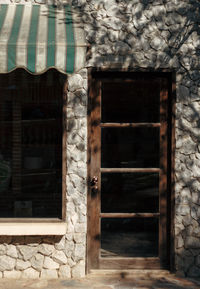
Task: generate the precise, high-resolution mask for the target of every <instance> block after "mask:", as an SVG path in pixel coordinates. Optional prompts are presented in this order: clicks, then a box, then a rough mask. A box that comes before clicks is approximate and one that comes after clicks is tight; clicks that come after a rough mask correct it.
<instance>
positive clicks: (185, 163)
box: [0, 0, 200, 278]
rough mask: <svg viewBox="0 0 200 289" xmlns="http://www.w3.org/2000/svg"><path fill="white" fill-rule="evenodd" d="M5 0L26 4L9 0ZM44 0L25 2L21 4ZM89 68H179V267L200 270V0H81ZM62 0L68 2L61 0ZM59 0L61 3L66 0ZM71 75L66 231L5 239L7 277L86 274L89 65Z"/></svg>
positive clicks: (1, 261) (192, 272)
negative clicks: (61, 234)
mask: <svg viewBox="0 0 200 289" xmlns="http://www.w3.org/2000/svg"><path fill="white" fill-rule="evenodd" d="M4 2H7V3H11V2H20V0H10V1H9V0H5V1H4ZM28 2H37V3H44V2H45V1H44V2H43V1H42V0H35V1H28V0H27V1H24V0H23V1H22V0H21V3H28ZM71 2H72V6H73V7H74V9H77V10H79V11H81V15H82V22H83V23H84V27H85V34H86V40H87V42H88V43H89V44H91V49H90V50H89V53H88V59H87V65H86V68H87V67H101V68H102V67H105V68H108V69H109V68H113V67H115V68H116V69H122V68H131V69H133V70H137V69H138V70H140V69H144V68H145V69H146V70H147V71H148V70H158V69H163V68H164V69H168V70H170V71H173V72H174V73H175V74H176V154H175V220H174V223H175V267H176V270H177V272H179V273H180V274H182V275H185V276H191V277H199V276H200V20H199V19H200V18H199V15H200V2H199V1H198V0H130V1H126V0H109V1H107V0H74V1H71ZM59 3H61V1H59ZM59 3H58V4H59ZM86 68H84V69H82V70H81V71H80V72H78V73H76V74H74V75H72V76H70V77H69V79H68V84H69V85H68V102H67V131H68V133H67V177H66V182H67V225H68V229H67V234H66V236H63V238H61V239H60V240H57V238H56V237H50V236H49V237H45V238H44V237H41V238H38V237H20V238H19V237H18V238H16V237H12V238H10V237H9V238H1V240H0V244H1V245H0V272H1V273H0V276H4V277H10V278H11V277H13V278H19V277H23V278H26V277H30V278H38V277H44V278H49V277H64V278H70V277H71V276H72V277H82V276H84V274H85V259H86V257H85V256H86V253H85V252H86V219H87V217H86V215H87V212H86V201H87V200H86V190H87V188H86V175H87V171H86V168H87V167H86V150H87V69H86Z"/></svg>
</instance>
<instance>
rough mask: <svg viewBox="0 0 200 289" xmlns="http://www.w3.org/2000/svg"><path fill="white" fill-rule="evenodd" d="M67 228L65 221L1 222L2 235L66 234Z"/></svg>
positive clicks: (0, 230) (0, 233)
mask: <svg viewBox="0 0 200 289" xmlns="http://www.w3.org/2000/svg"><path fill="white" fill-rule="evenodd" d="M66 229H67V225H66V223H64V222H53V223H51V222H49V223H47V222H40V223H33V222H31V223H29V222H20V223H18V222H16V223H14V222H2V223H1V222H0V236H33V235H34V236H38V235H39V236H41V235H65V234H66Z"/></svg>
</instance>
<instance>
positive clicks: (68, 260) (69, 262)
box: [67, 258, 76, 268]
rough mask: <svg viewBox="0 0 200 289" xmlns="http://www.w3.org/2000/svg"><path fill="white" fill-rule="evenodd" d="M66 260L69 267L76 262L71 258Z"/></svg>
mask: <svg viewBox="0 0 200 289" xmlns="http://www.w3.org/2000/svg"><path fill="white" fill-rule="evenodd" d="M67 262H68V264H69V266H70V268H72V267H74V266H75V265H76V262H74V261H73V260H72V259H71V258H68V259H67Z"/></svg>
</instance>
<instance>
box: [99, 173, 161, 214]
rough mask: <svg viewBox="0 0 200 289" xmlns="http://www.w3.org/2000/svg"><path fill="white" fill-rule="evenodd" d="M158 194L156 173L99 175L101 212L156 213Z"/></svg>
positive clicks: (157, 175)
mask: <svg viewBox="0 0 200 289" xmlns="http://www.w3.org/2000/svg"><path fill="white" fill-rule="evenodd" d="M158 193H159V174H158V173H102V174H101V212H104V213H106V212H110V213H117V212H119V213H136V212H141V213H142V212H143V213H144V212H146V213H148V212H153V213H156V212H158V210H159V195H158Z"/></svg>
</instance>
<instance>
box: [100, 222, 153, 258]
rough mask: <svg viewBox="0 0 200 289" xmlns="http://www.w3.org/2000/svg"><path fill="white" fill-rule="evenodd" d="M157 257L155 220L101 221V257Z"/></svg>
mask: <svg viewBox="0 0 200 289" xmlns="http://www.w3.org/2000/svg"><path fill="white" fill-rule="evenodd" d="M156 256H158V219H157V218H148V219H146V218H138V219H130V218H110V219H108V218H103V219H101V257H103V258H111V257H112V258H115V257H126V258H127V257H156Z"/></svg>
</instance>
